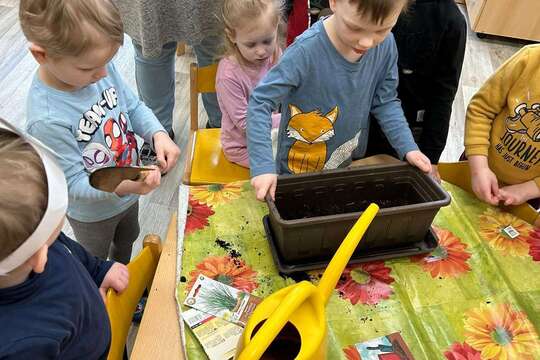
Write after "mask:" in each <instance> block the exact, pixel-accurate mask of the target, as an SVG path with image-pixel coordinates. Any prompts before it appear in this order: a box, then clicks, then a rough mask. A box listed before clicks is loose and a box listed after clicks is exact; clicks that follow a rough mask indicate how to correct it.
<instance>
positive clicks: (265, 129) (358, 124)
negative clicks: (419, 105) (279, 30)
mask: <svg viewBox="0 0 540 360" xmlns="http://www.w3.org/2000/svg"><path fill="white" fill-rule="evenodd" d="M407 4H408V1H407V0H330V8H331V9H332V11H333V15H331V16H329V17H327V18H324V19H323V20H321V21H319V22H317V23H316V24H314V25H313V26H312V27H311V28H310V29H308V30H307V31H306V32H304V33H303V34H302V35H301V36H299V37H297V38H296V40H295V42H294V43H293V44H292V45H291V46H290V47H289V48H287V50H286V51H285V53H284V55H283V57H282V58H281V60H280V62H279V63H278V64H277V65H276V66H275V67H274V68H273V69H272V70H270V72H269V73H268V75H267V76H266V77H265V78H264V79H263V80H262V81H261V83H260V84H259V86H257V87H256V88H255V90H254V91H253V93H252V94H251V98H250V101H249V109H248V117H247V124H248V126H247V138H248V152H249V158H250V168H251V176H252V180H251V181H252V184H253V186H254V188H255V191H256V196H257V198H258V199H263V198H264V197H265V196H266V195H267V194H268V193H269V194H270V196H272V197H273V196H274V193H275V188H276V184H277V175H276V173H277V174H280V173H292V174H299V173H306V172H312V171H320V170H325V169H334V168H337V167H343V166H347V165H348V164H349V163H350V162H351V158H352V153H353V151H354V152H355V155H356V154H358V156H360V157H362V156H363V155H364V153H365V149H366V144H367V136H368V133H369V123H370V120H369V119H370V115H373V116H375V118H377V121H378V122H379V124H380V125H381V128H382V130H383V132H384V133H385V135H386V137H387V138H388V139H389V141H390V144H391V145H392V147H394V149H395V150H396V152H397V153H398V154H399V156H400V157H402V158H405V159H406V160H407V161H408V162H409V163H411V164H412V165H414V166H416V167H418V168H420V169H421V170H423V171H425V172H430V171H431V164H430V162H429V159H428V158H427V157H426V156H425V155H424V154H422V153H421V152H420V151H419V150H418V146H417V145H416V143H415V142H414V139H413V137H412V134H411V131H410V129H409V126H408V124H407V121H406V119H405V116H404V115H403V110H402V109H401V105H400V102H399V100H398V98H397V81H398V73H397V49H396V44H395V42H394V38H393V36H392V35H391V34H390V30H391V29H392V27H393V26H394V25H395V24H396V22H397V20H398V17H399V15H400V13H401V12H402V10H403V9H404V8H405V7H406V6H407ZM279 105H281V108H282V113H281V114H282V115H281V116H282V117H281V125H280V129H279V138H278V151H277V159H276V162H274V161H273V159H272V147H271V141H270V128H271V123H270V121H269V120H268V119H270V115H271V113H272V111H273V110H275V109H277V108H278V106H279Z"/></svg>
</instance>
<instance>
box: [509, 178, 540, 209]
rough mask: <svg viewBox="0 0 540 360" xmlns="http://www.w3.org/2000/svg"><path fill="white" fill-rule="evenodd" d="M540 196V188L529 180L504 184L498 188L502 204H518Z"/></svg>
mask: <svg viewBox="0 0 540 360" xmlns="http://www.w3.org/2000/svg"><path fill="white" fill-rule="evenodd" d="M538 197H540V189H538V186H537V185H536V183H535V182H534V181H533V180H531V181H527V182H524V183H521V184H516V185H509V186H504V187H502V188H500V189H499V198H500V200H501V201H504V205H506V206H508V205H520V204H523V203H524V202H526V201H528V200H530V199H535V198H538Z"/></svg>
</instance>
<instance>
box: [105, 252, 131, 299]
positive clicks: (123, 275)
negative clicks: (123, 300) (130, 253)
mask: <svg viewBox="0 0 540 360" xmlns="http://www.w3.org/2000/svg"><path fill="white" fill-rule="evenodd" d="M128 283H129V271H128V268H127V266H126V265H124V264H121V263H117V262H115V263H114V264H113V266H111V268H110V269H109V271H107V274H105V277H104V278H103V281H102V282H101V285H100V286H99V293H100V294H101V297H102V298H103V302H105V300H106V299H107V290H109V288H113V289H114V290H115V291H116V292H117V293H121V292H122V291H124V290H125V289H126V287H127V286H128Z"/></svg>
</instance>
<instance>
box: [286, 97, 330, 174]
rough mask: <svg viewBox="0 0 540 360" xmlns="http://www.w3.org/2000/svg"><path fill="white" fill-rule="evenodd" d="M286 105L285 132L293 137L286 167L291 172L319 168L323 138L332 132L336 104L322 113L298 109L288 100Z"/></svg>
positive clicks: (322, 159) (325, 138) (322, 165)
mask: <svg viewBox="0 0 540 360" xmlns="http://www.w3.org/2000/svg"><path fill="white" fill-rule="evenodd" d="M289 109H290V111H291V117H290V119H289V124H288V126H287V135H288V136H289V137H291V138H294V139H296V141H295V142H294V143H293V144H292V146H291V148H290V149H289V153H288V155H287V158H288V161H287V164H288V166H289V170H290V171H291V172H292V173H294V174H300V173H306V172H312V171H317V170H321V169H322V168H323V167H324V163H325V161H326V152H327V150H326V141H327V140H328V139H330V138H331V137H332V136H334V123H335V121H336V119H337V116H338V113H339V110H338V107H337V106H336V107H334V108H333V109H332V110H330V112H328V113H327V114H325V115H323V114H322V113H321V112H320V111H319V110H314V111H310V112H302V110H300V109H299V108H298V107H296V106H294V105H292V104H291V105H289Z"/></svg>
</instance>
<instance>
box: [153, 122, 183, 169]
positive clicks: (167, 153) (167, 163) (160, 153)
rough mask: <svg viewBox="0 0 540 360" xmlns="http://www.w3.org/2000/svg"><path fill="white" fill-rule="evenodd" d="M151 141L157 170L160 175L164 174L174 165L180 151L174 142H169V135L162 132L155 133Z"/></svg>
mask: <svg viewBox="0 0 540 360" xmlns="http://www.w3.org/2000/svg"><path fill="white" fill-rule="evenodd" d="M153 139H154V149H155V150H156V155H157V161H158V164H159V168H160V169H161V172H162V173H164V174H166V173H168V172H169V170H171V169H172V168H173V167H174V165H175V164H176V161H177V160H178V157H179V156H180V149H179V148H178V146H176V144H175V143H174V141H172V140H171V138H170V137H169V134H167V133H166V132H164V131H158V132H157V133H155V134H154V137H153Z"/></svg>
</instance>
